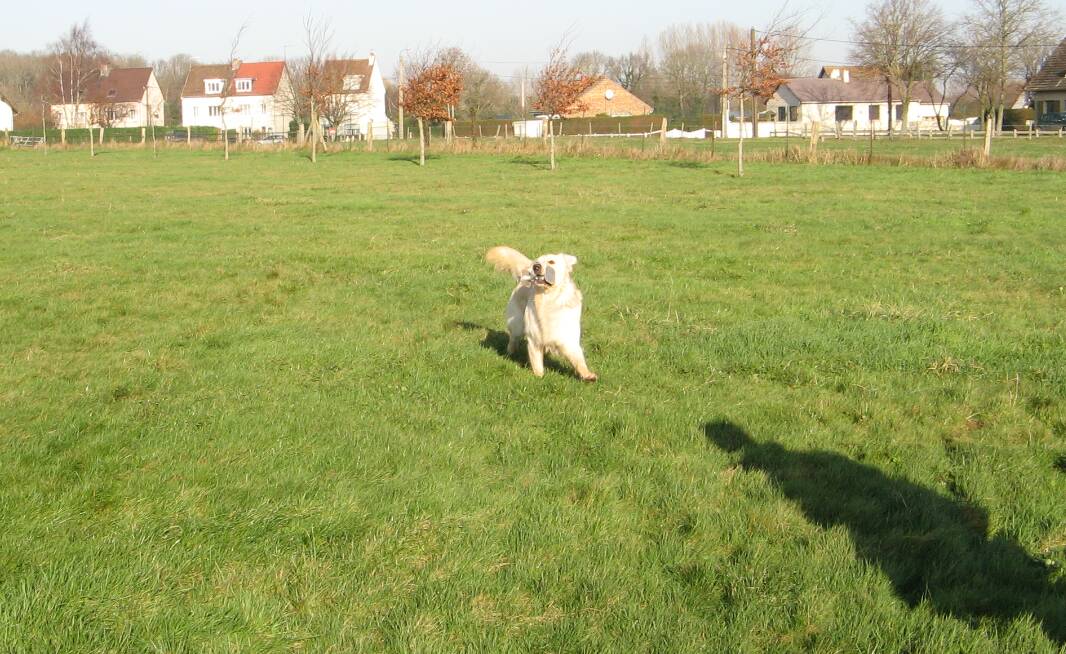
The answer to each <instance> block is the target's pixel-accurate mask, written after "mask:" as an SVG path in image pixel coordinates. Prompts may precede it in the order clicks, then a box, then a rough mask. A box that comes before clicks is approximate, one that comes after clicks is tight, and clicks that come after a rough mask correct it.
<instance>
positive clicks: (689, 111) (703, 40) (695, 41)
mask: <svg viewBox="0 0 1066 654" xmlns="http://www.w3.org/2000/svg"><path fill="white" fill-rule="evenodd" d="M741 42H742V32H741V29H740V28H739V27H737V26H736V25H733V24H731V23H727V22H724V21H719V22H717V23H704V24H687V25H672V26H670V27H668V28H666V29H665V30H663V31H662V32H661V33H660V34H659V67H658V73H659V75H660V76H661V77H662V78H663V81H664V82H665V84H666V87H667V93H668V95H669V97H672V98H674V99H675V100H676V102H677V113H678V114H679V117H680V118H682V119H684V118H685V117H687V116H691V117H694V118H698V116H699V115H700V114H701V113H703V111H704V109H705V108H706V106H707V102H708V101H709V100H710V99H711V93H712V90H713V89H720V88H721V87H722V86H723V80H722V79H721V77H722V73H721V71H722V57H723V56H724V54H725V51H726V50H727V48H737V47H740V43H741Z"/></svg>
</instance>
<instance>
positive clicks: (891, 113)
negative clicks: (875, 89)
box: [885, 77, 895, 139]
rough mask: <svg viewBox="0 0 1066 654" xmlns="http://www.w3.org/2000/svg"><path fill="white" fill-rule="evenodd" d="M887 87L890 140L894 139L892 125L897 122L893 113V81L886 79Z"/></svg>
mask: <svg viewBox="0 0 1066 654" xmlns="http://www.w3.org/2000/svg"><path fill="white" fill-rule="evenodd" d="M885 87H886V88H887V89H888V138H889V139H891V138H892V123H893V122H895V115H894V113H893V111H892V109H893V107H892V80H890V79H889V78H888V77H885Z"/></svg>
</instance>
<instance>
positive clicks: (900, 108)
mask: <svg viewBox="0 0 1066 654" xmlns="http://www.w3.org/2000/svg"><path fill="white" fill-rule="evenodd" d="M896 120H903V105H901V104H897V105H896Z"/></svg>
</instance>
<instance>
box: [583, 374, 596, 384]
mask: <svg viewBox="0 0 1066 654" xmlns="http://www.w3.org/2000/svg"><path fill="white" fill-rule="evenodd" d="M597 379H599V377H598V376H597V375H596V373H594V372H590V373H588V374H585V375H581V381H583V382H589V383H591V382H594V381H596V380H597Z"/></svg>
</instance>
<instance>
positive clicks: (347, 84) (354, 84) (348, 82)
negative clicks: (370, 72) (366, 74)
mask: <svg viewBox="0 0 1066 654" xmlns="http://www.w3.org/2000/svg"><path fill="white" fill-rule="evenodd" d="M362 86H363V76H362V75H345V76H344V90H345V91H358V90H359V89H360V88H362Z"/></svg>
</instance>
